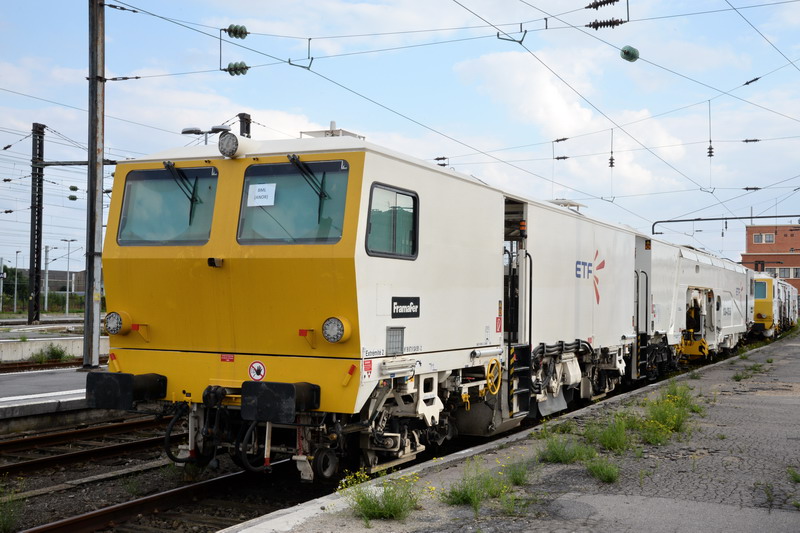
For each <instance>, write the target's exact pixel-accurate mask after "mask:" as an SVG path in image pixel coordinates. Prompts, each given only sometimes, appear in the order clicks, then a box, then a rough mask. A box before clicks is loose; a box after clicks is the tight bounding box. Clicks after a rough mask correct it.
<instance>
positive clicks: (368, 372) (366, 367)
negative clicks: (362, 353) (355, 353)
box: [364, 359, 372, 377]
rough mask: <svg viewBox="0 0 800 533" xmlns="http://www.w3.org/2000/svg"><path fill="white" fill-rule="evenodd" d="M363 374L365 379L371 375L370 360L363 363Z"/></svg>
mask: <svg viewBox="0 0 800 533" xmlns="http://www.w3.org/2000/svg"><path fill="white" fill-rule="evenodd" d="M364 374H366V375H367V377H370V376H371V375H372V359H367V360H365V361H364Z"/></svg>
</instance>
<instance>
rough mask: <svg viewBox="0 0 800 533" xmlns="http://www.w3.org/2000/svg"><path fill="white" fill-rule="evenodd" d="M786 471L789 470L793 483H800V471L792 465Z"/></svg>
mask: <svg viewBox="0 0 800 533" xmlns="http://www.w3.org/2000/svg"><path fill="white" fill-rule="evenodd" d="M786 471H787V472H789V479H791V480H792V482H793V483H800V472H798V471H797V470H795V469H794V468H792V467H791V466H790V467H789V468H787V469H786Z"/></svg>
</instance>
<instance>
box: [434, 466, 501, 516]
mask: <svg viewBox="0 0 800 533" xmlns="http://www.w3.org/2000/svg"><path fill="white" fill-rule="evenodd" d="M509 490H510V487H509V486H508V485H506V484H505V483H504V482H503V479H501V478H499V477H496V476H494V475H492V474H491V473H490V472H488V471H486V470H485V469H483V468H481V467H480V466H479V465H478V464H477V463H476V462H475V461H467V463H466V465H465V466H464V473H463V474H462V477H461V479H460V480H458V481H456V482H455V483H453V484H452V485H451V486H450V487H448V488H447V489H445V490H444V492H443V493H442V496H441V498H442V501H443V502H445V503H446V504H448V505H469V506H470V507H472V510H473V511H474V512H475V517H476V518H477V516H478V512H479V510H480V505H481V502H483V501H484V500H486V499H488V498H497V497H499V496H500V495H501V494H504V493H506V492H508V491H509Z"/></svg>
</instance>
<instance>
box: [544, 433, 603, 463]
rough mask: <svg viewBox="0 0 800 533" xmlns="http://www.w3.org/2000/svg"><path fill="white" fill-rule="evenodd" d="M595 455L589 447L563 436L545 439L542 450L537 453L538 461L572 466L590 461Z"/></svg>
mask: <svg viewBox="0 0 800 533" xmlns="http://www.w3.org/2000/svg"><path fill="white" fill-rule="evenodd" d="M596 455H597V452H596V451H595V449H594V448H592V447H591V446H587V445H586V444H582V443H578V442H575V441H574V440H573V439H568V438H566V437H563V436H553V437H550V438H549V439H547V442H546V443H545V447H544V449H543V450H542V451H541V452H539V460H540V461H544V462H546V463H562V464H572V463H575V462H577V461H585V460H586V459H591V458H592V457H594V456H596Z"/></svg>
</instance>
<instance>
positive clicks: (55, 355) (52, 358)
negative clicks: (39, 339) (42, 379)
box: [29, 342, 72, 363]
mask: <svg viewBox="0 0 800 533" xmlns="http://www.w3.org/2000/svg"><path fill="white" fill-rule="evenodd" d="M69 359H72V356H71V355H69V354H68V353H67V351H66V350H65V349H64V348H63V347H62V346H57V345H55V344H53V343H52V342H51V343H49V344H48V345H47V346H45V347H44V348H42V349H41V350H37V351H36V352H34V353H33V354H32V355H31V356H30V359H29V360H30V361H31V362H32V363H53V362H60V361H68V360H69Z"/></svg>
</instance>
